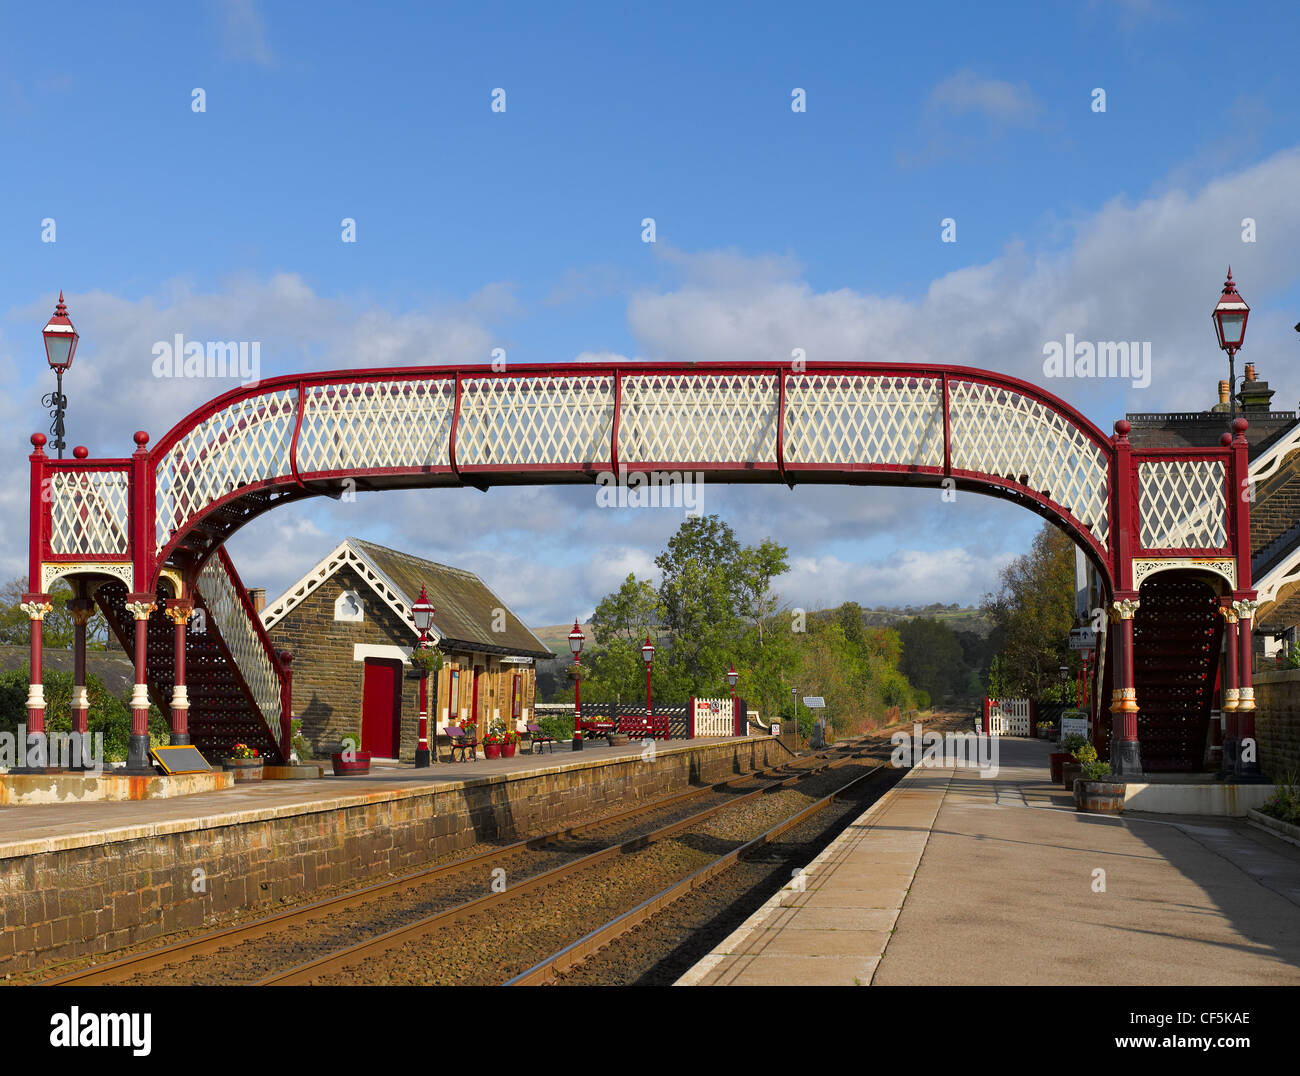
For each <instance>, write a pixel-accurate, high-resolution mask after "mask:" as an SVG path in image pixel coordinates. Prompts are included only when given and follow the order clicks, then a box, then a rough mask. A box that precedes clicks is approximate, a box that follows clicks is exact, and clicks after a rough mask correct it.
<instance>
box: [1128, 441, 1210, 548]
mask: <svg viewBox="0 0 1300 1076" xmlns="http://www.w3.org/2000/svg"><path fill="white" fill-rule="evenodd" d="M1225 473H1226V471H1225V467H1224V463H1223V461H1222V460H1149V461H1143V462H1141V463H1139V464H1138V508H1139V511H1140V517H1141V531H1140V535H1141V545H1142V547H1143V548H1144V549H1222V548H1223V547H1224V546H1226V545H1227V544H1228V532H1227V493H1226V490H1225V486H1224V476H1225Z"/></svg>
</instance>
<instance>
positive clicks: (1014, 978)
mask: <svg viewBox="0 0 1300 1076" xmlns="http://www.w3.org/2000/svg"><path fill="white" fill-rule="evenodd" d="M1047 753H1048V747H1047V745H1046V744H1044V743H1043V742H1041V741H1037V740H1019V739H1003V740H1002V741H1001V744H1000V755H1001V758H1000V770H999V773H998V775H997V776H996V777H994V778H988V779H981V777H980V776H979V773H978V772H977V771H976V770H974V769H963V768H943V769H941V768H934V769H922V768H917V769H914V770H912V771H911V773H909V774H908V775H907V776H906V777H905V778H904V779H903V780H902V781H901V782H900V783H899V784H898V785H897V786H896V787H895V788H894V789H892V790H891V791H890V792H889V793H887V794H886V795H885V796H884V797H882V798H881V799H880V800H879V801H877V802H876V803H875V804H873V805H872V807H871V808H870V809H869V810H867V811H866V812H865V813H864V814H863V815H862V816H861V817H860V818H859V819H858V820H857V821H856V822H854V823H853V824H852V825H851V826H850V827H849V828H848V829H846V830H845V831H844V832H843V833H842V834H840V836H839V837H838V838H836V840H835V841H834V842H833V843H832V844H831V845H830V846H829V847H827V848H826V849H825V851H824V852H823V853H822V854H821V855H819V856H818V857H817V858H816V859H815V860H813V861H812V863H810V864H808V865H807V867H806V868H805V869H804V872H803V874H802V876H800V877H796V878H795V879H794V880H793V881H792V883H791V884H790V885H789V886H787V888H785V889H783V890H782V891H781V892H779V893H778V894H776V895H775V896H774V897H773V898H772V899H771V900H769V901H768V902H767V903H766V904H765V905H764V906H763V907H762V908H760V909H759V910H758V911H756V912H755V913H754V914H753V915H752V916H751V917H750V918H749V919H748V920H747V921H746V922H745V923H744V924H743V925H742V926H741V927H740V928H739V929H737V930H736V931H734V932H733V933H732V934H731V935H730V936H729V937H728V938H726V939H725V940H724V941H723V942H722V943H721V944H719V945H718V946H717V948H716V949H715V950H714V951H713V952H712V953H710V954H709V955H708V956H707V957H705V958H704V959H703V960H701V961H700V962H699V963H698V964H697V965H696V966H695V967H694V968H692V969H691V970H690V971H689V972H687V973H686V975H684V976H683V977H682V978H681V979H680V980H678V985H734V986H742V985H775V984H809V985H812V984H817V985H845V986H850V985H863V986H866V985H873V986H884V985H922V984H924V985H938V984H979V985H1019V984H1030V985H1055V984H1061V985H1085V984H1098V985H1220V984H1222V985H1236V984H1295V983H1300V848H1297V847H1296V846H1294V845H1291V844H1289V843H1287V842H1285V841H1283V840H1279V839H1277V838H1276V837H1273V836H1270V835H1268V834H1266V833H1263V832H1261V831H1260V830H1259V829H1257V828H1256V827H1254V826H1252V825H1251V824H1250V823H1249V822H1247V821H1245V820H1242V819H1233V818H1221V817H1215V818H1208V817H1190V816H1187V817H1179V816H1170V815H1164V814H1162V815H1153V814H1142V813H1139V812H1130V811H1126V812H1125V813H1124V814H1123V815H1122V816H1119V817H1109V816H1104V815H1095V814H1081V813H1078V812H1076V811H1075V810H1074V804H1073V798H1072V796H1071V795H1070V794H1069V793H1067V792H1065V791H1064V790H1062V789H1061V787H1060V786H1059V785H1055V784H1052V783H1050V778H1049V775H1048V767H1047Z"/></svg>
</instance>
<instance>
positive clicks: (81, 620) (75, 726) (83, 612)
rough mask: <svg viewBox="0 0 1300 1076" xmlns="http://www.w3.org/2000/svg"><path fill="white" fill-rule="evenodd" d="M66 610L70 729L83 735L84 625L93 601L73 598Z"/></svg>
mask: <svg viewBox="0 0 1300 1076" xmlns="http://www.w3.org/2000/svg"><path fill="white" fill-rule="evenodd" d="M68 612H69V614H71V616H72V731H73V732H74V733H77V734H79V735H82V736H84V735H85V734H86V733H87V732H88V731H89V728H90V696H89V695H87V694H86V625H87V624H88V623H89V622H90V618H91V617H92V616H93V615H94V613H95V603H94V602H93V601H91V600H90V599H89V598H84V597H83V598H73V599H72V600H71V601H70V602H68ZM82 742H83V743H84V742H85V741H84V740H83V741H82Z"/></svg>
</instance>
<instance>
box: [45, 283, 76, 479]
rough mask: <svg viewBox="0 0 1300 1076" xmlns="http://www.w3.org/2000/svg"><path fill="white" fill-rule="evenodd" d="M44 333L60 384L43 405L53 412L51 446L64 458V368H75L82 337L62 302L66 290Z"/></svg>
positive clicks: (49, 359)
mask: <svg viewBox="0 0 1300 1076" xmlns="http://www.w3.org/2000/svg"><path fill="white" fill-rule="evenodd" d="M41 335H42V336H43V337H45V358H46V360H47V361H48V362H49V364H50V369H51V370H53V371H54V376H55V378H56V379H57V387H56V388H55V390H54V391H53V392H49V393H46V394H45V396H44V397H42V399H41V404H42V406H44V407H48V408H49V409H50V414H51V415H53V416H54V423H53V425H51V426H50V433H52V434H54V444H53V445H51V446H50V447H51V448H57V449H58V450H59V459H63V449H64V448H65V447H66V442H65V441H64V440H63V413H64V412H65V411H66V410H67V409H68V398H67V397H66V396H64V395H63V371H64V370H68V369H71V368H72V360H73V359H74V358H75V357H76V354H77V341H78V340H79V339H81V337H80V336H79V335H78V333H77V330H76V329H74V328H73V327H72V322H71V321H70V320H69V319H68V308H67V307H66V306H65V305H64V303H63V292H59V305H58V306H57V307H55V309H54V316H53V317H52V318H50V320H49V321H48V322H46V324H45V328H44V329H43V330H41Z"/></svg>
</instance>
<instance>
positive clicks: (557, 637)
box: [532, 621, 596, 654]
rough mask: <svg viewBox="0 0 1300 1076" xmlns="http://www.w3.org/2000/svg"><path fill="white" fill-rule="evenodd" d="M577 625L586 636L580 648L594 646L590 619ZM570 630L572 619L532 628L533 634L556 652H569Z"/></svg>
mask: <svg viewBox="0 0 1300 1076" xmlns="http://www.w3.org/2000/svg"><path fill="white" fill-rule="evenodd" d="M579 627H581V628H582V634H583V635H585V636H586V637H587V639H586V642H584V643H583V644H582V648H583V649H584V650H586V649H587V648H588V647H591V646H594V645H595V644H596V633H595V632H594V631H592V628H591V623H590V621H588V622H587V623H586V624H580V625H579ZM572 630H573V621H569V623H567V624H553V625H551V626H550V627H547V628H533V629H532V631H533V634H534V635H536V636H537V638H539V639H541V640H542V642H544V643H545V644H546V645H547V646H548V647H550V648H551V649H552V650H554V651H555V652H556V653H557V654H568V653H569V632H571V631H572Z"/></svg>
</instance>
